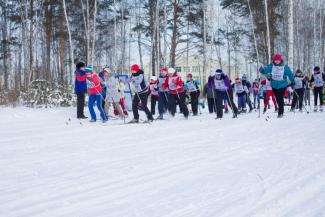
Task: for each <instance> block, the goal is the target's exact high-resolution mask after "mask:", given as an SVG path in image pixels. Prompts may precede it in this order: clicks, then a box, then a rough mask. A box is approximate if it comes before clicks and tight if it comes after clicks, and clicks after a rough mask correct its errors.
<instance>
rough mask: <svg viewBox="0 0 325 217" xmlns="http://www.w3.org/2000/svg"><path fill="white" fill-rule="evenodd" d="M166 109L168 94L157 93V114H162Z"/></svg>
mask: <svg viewBox="0 0 325 217" xmlns="http://www.w3.org/2000/svg"><path fill="white" fill-rule="evenodd" d="M167 109H168V93H167V92H159V95H158V111H159V114H160V115H162V114H164V113H165V112H166V111H167Z"/></svg>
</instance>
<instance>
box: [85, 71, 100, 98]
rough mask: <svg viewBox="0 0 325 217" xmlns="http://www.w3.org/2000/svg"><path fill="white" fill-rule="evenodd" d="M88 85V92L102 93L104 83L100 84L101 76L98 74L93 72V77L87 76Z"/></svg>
mask: <svg viewBox="0 0 325 217" xmlns="http://www.w3.org/2000/svg"><path fill="white" fill-rule="evenodd" d="M87 87H88V93H89V94H91V95H93V94H95V95H96V94H101V93H102V85H101V84H100V78H99V76H98V75H97V74H95V73H93V72H92V73H91V77H87Z"/></svg>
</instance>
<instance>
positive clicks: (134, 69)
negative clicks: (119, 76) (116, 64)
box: [131, 64, 140, 72]
mask: <svg viewBox="0 0 325 217" xmlns="http://www.w3.org/2000/svg"><path fill="white" fill-rule="evenodd" d="M139 70H140V66H139V65H138V64H133V65H132V66H131V71H134V72H137V71H139Z"/></svg>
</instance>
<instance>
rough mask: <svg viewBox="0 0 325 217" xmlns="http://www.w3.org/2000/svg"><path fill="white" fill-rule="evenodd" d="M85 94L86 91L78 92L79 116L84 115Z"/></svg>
mask: <svg viewBox="0 0 325 217" xmlns="http://www.w3.org/2000/svg"><path fill="white" fill-rule="evenodd" d="M85 96H86V93H84V92H82V93H77V118H82V117H84V116H85V115H84V107H85Z"/></svg>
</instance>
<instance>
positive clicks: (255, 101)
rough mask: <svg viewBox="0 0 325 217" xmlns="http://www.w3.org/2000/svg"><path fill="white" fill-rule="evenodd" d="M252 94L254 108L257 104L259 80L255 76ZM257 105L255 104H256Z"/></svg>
mask: <svg viewBox="0 0 325 217" xmlns="http://www.w3.org/2000/svg"><path fill="white" fill-rule="evenodd" d="M253 96H254V109H256V108H257V106H259V104H260V102H259V97H260V82H259V79H258V78H256V79H255V81H254V82H253ZM256 105H257V106H256Z"/></svg>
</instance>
